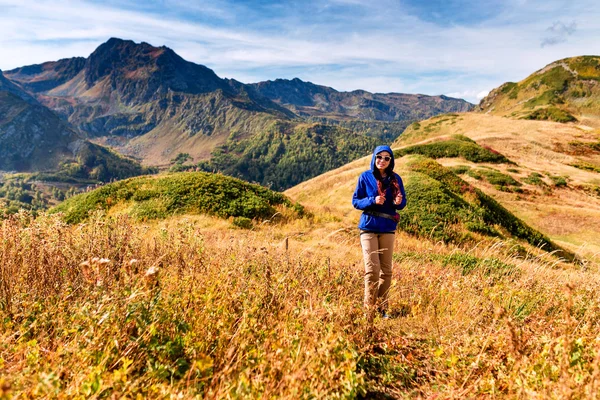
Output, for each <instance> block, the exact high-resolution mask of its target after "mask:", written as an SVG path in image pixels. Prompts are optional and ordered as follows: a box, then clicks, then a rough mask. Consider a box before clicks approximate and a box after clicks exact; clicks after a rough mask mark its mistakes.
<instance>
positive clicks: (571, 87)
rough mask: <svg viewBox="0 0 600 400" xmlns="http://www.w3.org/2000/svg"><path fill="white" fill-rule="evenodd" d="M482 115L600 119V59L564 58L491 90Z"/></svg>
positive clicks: (568, 120)
mask: <svg viewBox="0 0 600 400" xmlns="http://www.w3.org/2000/svg"><path fill="white" fill-rule="evenodd" d="M479 107H480V109H481V110H482V111H484V112H488V113H492V114H494V115H503V116H510V117H515V118H524V119H534V120H549V121H556V122H573V121H577V120H579V119H581V118H582V117H583V118H584V119H586V120H590V119H592V120H596V119H598V118H600V57H599V56H581V57H573V58H565V59H563V60H559V61H556V62H553V63H552V64H549V65H547V66H546V67H544V68H543V69H541V70H539V71H537V72H535V73H533V74H532V75H530V76H529V77H527V78H525V79H524V80H522V81H520V82H516V83H515V82H508V83H505V84H503V85H502V86H500V87H499V88H497V89H494V90H493V91H492V92H491V93H490V94H489V95H488V96H487V97H486V98H484V99H483V100H482V101H481V103H480V105H479Z"/></svg>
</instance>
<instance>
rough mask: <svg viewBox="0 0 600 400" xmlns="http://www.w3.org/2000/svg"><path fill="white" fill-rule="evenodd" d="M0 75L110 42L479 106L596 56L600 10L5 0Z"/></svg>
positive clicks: (546, 3)
mask: <svg viewBox="0 0 600 400" xmlns="http://www.w3.org/2000/svg"><path fill="white" fill-rule="evenodd" d="M0 10H1V11H0V69H2V70H9V69H11V68H15V67H19V66H23V65H29V64H36V63H41V62H44V61H53V60H57V59H60V58H67V57H74V56H84V57H87V56H88V55H89V54H90V53H91V52H92V51H93V50H94V49H95V48H96V47H97V46H98V45H100V44H101V43H103V42H105V41H106V40H108V39H109V38H110V37H118V38H122V39H131V40H134V41H136V42H141V41H144V42H148V43H150V44H152V45H154V46H162V45H165V46H168V47H171V48H172V49H174V50H175V51H176V52H177V53H178V54H180V55H181V56H182V57H183V58H185V59H187V60H190V61H193V62H196V63H199V64H203V65H206V66H208V67H209V68H212V69H213V70H214V71H215V72H216V73H217V75H219V76H221V77H227V78H234V79H237V80H239V81H242V82H245V83H251V82H258V81H262V80H268V79H276V78H288V79H292V78H294V77H298V78H300V79H302V80H305V81H310V82H313V83H316V84H321V85H326V86H331V87H333V88H335V89H337V90H340V91H347V90H354V89H364V90H368V91H371V92H383V93H387V92H403V93H423V94H429V95H438V94H445V95H448V96H452V97H461V98H464V99H467V100H469V101H471V102H478V101H479V99H480V98H481V97H483V96H484V95H485V94H487V92H488V91H489V90H491V89H493V88H494V87H497V86H499V85H500V84H502V83H503V82H506V81H519V80H521V79H523V78H525V77H526V76H527V75H529V74H530V73H532V72H534V71H536V70H538V69H540V68H542V67H544V66H545V65H546V64H548V63H550V62H552V61H555V60H557V59H560V58H565V57H571V56H576V55H583V54H586V55H600V22H598V21H600V7H598V6H597V0H568V1H567V0H423V1H421V0H289V1H270V0H248V1H233V0H198V1H185V0H161V1H149V0H144V1H142V0H118V1H117V0H108V1H99V0H52V1H45V0H35V1H34V0H0Z"/></svg>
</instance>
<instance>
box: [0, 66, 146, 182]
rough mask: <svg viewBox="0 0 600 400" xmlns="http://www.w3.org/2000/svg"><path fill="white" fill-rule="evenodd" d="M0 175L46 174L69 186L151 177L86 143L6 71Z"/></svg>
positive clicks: (1, 89) (1, 82)
mask: <svg viewBox="0 0 600 400" xmlns="http://www.w3.org/2000/svg"><path fill="white" fill-rule="evenodd" d="M0 171H16V172H28V173H40V172H43V173H44V174H43V175H44V177H45V179H50V180H67V181H73V180H78V179H80V180H90V179H91V180H95V181H108V180H111V179H113V178H119V179H122V178H126V177H129V176H135V175H140V174H143V173H148V172H150V170H148V169H147V168H144V167H142V166H141V165H140V164H139V163H138V162H136V161H134V160H131V159H128V158H125V157H123V156H121V155H119V154H116V153H114V152H113V151H110V150H108V149H106V148H104V147H102V146H99V145H97V144H94V143H91V142H89V141H88V140H86V139H85V137H84V136H83V135H81V134H79V133H78V132H77V131H76V130H75V129H74V128H73V127H72V126H71V125H70V124H69V123H68V122H66V121H64V120H62V119H61V118H59V117H58V116H57V115H56V114H55V113H54V112H52V111H51V110H49V109H48V108H47V107H45V106H43V105H42V104H40V103H39V102H38V101H37V100H35V99H34V98H33V97H32V96H30V95H29V94H28V93H26V92H25V91H24V90H22V89H21V88H20V87H18V86H17V85H15V84H14V83H12V82H10V81H8V80H7V79H6V78H5V77H4V76H3V74H2V72H1V71H0ZM38 177H39V178H43V177H42V176H41V175H38Z"/></svg>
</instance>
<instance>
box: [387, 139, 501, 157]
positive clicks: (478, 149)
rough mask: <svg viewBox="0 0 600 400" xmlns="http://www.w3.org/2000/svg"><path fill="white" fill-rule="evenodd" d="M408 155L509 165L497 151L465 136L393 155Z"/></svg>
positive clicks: (408, 148) (410, 147)
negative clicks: (459, 158) (458, 158)
mask: <svg viewBox="0 0 600 400" xmlns="http://www.w3.org/2000/svg"><path fill="white" fill-rule="evenodd" d="M408 154H420V155H423V156H426V157H430V158H434V159H436V158H456V157H462V158H464V159H466V160H468V161H471V162H474V163H482V162H489V163H510V162H511V161H510V160H509V159H508V158H506V157H504V156H503V155H502V154H500V153H498V152H497V151H495V150H493V149H491V148H489V147H484V146H480V145H478V144H477V143H475V142H474V141H473V140H471V139H469V138H468V137H466V136H462V135H455V136H453V137H452V139H450V140H444V141H439V142H433V143H428V144H421V145H415V146H409V147H405V148H403V149H400V150H396V151H395V152H394V155H395V156H396V157H402V156H405V155H408Z"/></svg>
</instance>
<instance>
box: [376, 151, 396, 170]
mask: <svg viewBox="0 0 600 400" xmlns="http://www.w3.org/2000/svg"><path fill="white" fill-rule="evenodd" d="M391 159H392V157H391V154H390V153H388V152H387V151H382V152H381V153H377V155H376V156H375V167H377V169H378V170H379V172H380V173H382V174H383V173H385V169H386V168H387V167H388V166H389V165H390V161H391Z"/></svg>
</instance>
